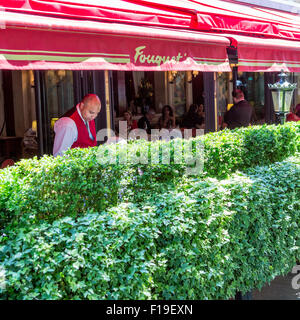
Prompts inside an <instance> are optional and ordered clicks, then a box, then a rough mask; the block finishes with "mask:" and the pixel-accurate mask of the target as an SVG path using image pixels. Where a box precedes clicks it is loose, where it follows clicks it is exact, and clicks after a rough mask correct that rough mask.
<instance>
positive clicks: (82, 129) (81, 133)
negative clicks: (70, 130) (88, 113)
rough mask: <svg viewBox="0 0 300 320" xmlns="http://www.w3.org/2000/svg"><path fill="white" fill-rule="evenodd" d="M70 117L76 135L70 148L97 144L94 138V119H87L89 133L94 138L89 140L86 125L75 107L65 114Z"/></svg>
mask: <svg viewBox="0 0 300 320" xmlns="http://www.w3.org/2000/svg"><path fill="white" fill-rule="evenodd" d="M65 116H68V117H70V118H71V119H72V120H73V121H74V122H75V124H76V127H77V132H78V137H77V140H76V141H75V142H74V143H73V144H72V146H71V149H72V148H88V147H95V146H97V140H96V127H95V121H94V120H92V121H89V127H90V131H91V134H92V135H93V137H95V139H94V140H91V138H90V135H89V132H88V129H87V127H86V126H85V123H84V122H83V120H82V119H81V117H80V115H79V113H78V111H77V109H76V107H75V108H73V109H71V110H70V112H68V114H67V115H65Z"/></svg>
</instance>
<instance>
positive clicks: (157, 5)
mask: <svg viewBox="0 0 300 320" xmlns="http://www.w3.org/2000/svg"><path fill="white" fill-rule="evenodd" d="M1 6H2V7H3V9H4V10H5V12H1V11H0V23H1V21H2V20H3V22H2V24H1V25H2V26H3V23H5V26H6V28H5V29H2V30H0V32H1V37H0V50H1V51H0V53H1V54H2V55H1V56H0V68H3V69H74V70H75V69H110V70H170V69H172V70H192V69H193V70H200V71H229V70H230V69H229V65H228V61H227V58H226V46H227V45H228V41H227V40H226V39H225V38H224V35H225V33H226V34H228V35H229V36H231V37H234V38H236V39H239V41H238V52H239V58H240V70H243V69H244V70H246V69H247V70H250V69H251V70H264V71H265V70H266V71H272V70H273V69H274V68H275V69H276V68H277V65H283V64H286V68H288V69H289V70H292V71H295V70H298V69H297V68H298V66H297V61H300V60H299V58H298V49H295V50H294V51H295V52H292V50H291V47H292V46H294V47H295V48H298V43H299V42H298V40H300V18H299V16H298V15H296V14H289V13H284V12H281V11H278V10H271V9H270V10H268V9H265V8H260V7H258V6H255V5H244V4H240V3H236V2H235V1H233V0H232V1H230V0H228V1H219V0H206V1H196V0H173V1H169V0H152V1H151V0H109V1H107V0H102V1H98V0H85V1H83V0H63V1H49V0H18V1H15V0H0V8H1ZM2 18H3V19H2ZM208 33H209V34H208ZM214 35H215V36H214ZM243 36H245V38H243ZM262 38H263V39H264V40H262V41H260V39H262ZM243 39H244V40H243ZM272 39H278V41H273V40H272ZM280 40H283V41H284V40H290V42H291V43H288V42H286V43H284V42H280ZM256 44H259V45H260V47H259V48H264V49H263V50H266V51H265V52H264V53H262V52H260V49H258V50H256V48H255V45H256ZM275 50H276V51H277V52H276V53H275V52H273V53H272V51H275ZM263 54H265V56H264V57H262V55H263ZM181 56H182V57H181ZM168 57H169V58H168ZM172 57H173V59H172ZM167 60H171V62H168V61H167ZM174 61H175V62H174Z"/></svg>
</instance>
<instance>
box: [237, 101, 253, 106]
mask: <svg viewBox="0 0 300 320" xmlns="http://www.w3.org/2000/svg"><path fill="white" fill-rule="evenodd" d="M237 105H238V106H239V107H246V108H252V106H251V104H250V103H249V102H248V101H247V100H242V101H240V102H239V103H238V104H237Z"/></svg>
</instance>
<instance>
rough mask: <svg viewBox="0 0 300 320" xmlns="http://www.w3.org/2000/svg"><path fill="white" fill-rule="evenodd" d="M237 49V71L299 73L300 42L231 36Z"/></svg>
mask: <svg viewBox="0 0 300 320" xmlns="http://www.w3.org/2000/svg"><path fill="white" fill-rule="evenodd" d="M230 37H233V38H234V41H235V43H236V45H237V47H238V61H239V63H238V66H239V67H238V69H239V71H258V72H259V71H264V72H268V71H270V72H276V71H280V70H281V69H283V70H284V71H286V72H300V42H296V41H287V40H280V39H267V40H266V39H259V38H253V37H244V36H236V35H234V36H232V35H230Z"/></svg>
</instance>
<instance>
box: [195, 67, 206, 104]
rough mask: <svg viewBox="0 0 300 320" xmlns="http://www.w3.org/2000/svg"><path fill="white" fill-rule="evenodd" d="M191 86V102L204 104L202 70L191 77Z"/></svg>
mask: <svg viewBox="0 0 300 320" xmlns="http://www.w3.org/2000/svg"><path fill="white" fill-rule="evenodd" d="M192 88H193V103H196V104H204V101H203V91H204V89H203V72H199V74H198V75H197V76H196V77H193V79H192Z"/></svg>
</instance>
